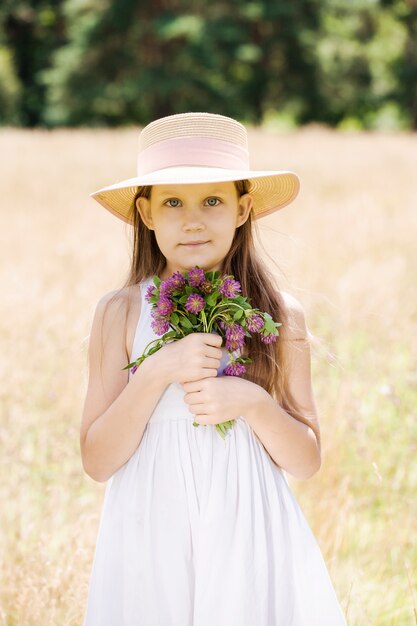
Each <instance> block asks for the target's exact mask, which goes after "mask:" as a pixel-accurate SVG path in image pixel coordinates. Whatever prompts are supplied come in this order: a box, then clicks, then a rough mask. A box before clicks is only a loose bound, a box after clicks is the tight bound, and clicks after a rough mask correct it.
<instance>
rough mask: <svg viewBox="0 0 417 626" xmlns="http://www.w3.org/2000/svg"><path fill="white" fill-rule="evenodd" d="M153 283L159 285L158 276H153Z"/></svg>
mask: <svg viewBox="0 0 417 626" xmlns="http://www.w3.org/2000/svg"><path fill="white" fill-rule="evenodd" d="M153 283H154V285H155V286H156V287H159V285H160V284H161V279H160V278H159V276H154V277H153Z"/></svg>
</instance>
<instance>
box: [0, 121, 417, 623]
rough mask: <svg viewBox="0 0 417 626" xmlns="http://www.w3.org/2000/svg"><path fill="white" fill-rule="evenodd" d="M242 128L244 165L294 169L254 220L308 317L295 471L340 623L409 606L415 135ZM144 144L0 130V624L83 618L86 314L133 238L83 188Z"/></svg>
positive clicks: (91, 509)
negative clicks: (309, 409) (273, 208)
mask: <svg viewBox="0 0 417 626" xmlns="http://www.w3.org/2000/svg"><path fill="white" fill-rule="evenodd" d="M249 141H250V146H251V151H252V155H253V156H252V165H253V166H255V167H256V168H259V169H268V168H269V169H292V170H295V171H296V172H298V174H299V175H300V178H301V184H302V188H301V192H300V195H299V197H298V198H297V200H296V201H295V202H294V203H293V204H292V205H290V206H289V207H286V208H285V209H283V210H282V211H279V212H278V213H276V214H275V215H273V216H270V217H267V218H265V219H264V220H262V221H261V222H259V237H260V240H261V241H262V244H263V246H264V249H265V252H263V254H269V255H270V256H271V257H272V258H273V260H274V261H275V263H276V265H273V264H272V263H273V262H272V260H271V259H269V260H268V263H270V264H271V267H273V268H274V271H275V272H276V274H277V277H278V278H277V280H278V281H279V283H280V285H281V287H282V288H283V289H285V290H287V291H290V292H291V293H293V294H294V295H295V296H296V297H297V298H298V299H299V300H300V302H301V303H302V304H303V306H304V309H305V311H306V316H307V322H308V326H309V329H310V331H311V332H312V333H313V334H314V336H315V337H316V340H315V342H314V343H313V346H312V356H313V365H312V367H313V385H314V389H315V392H316V398H317V404H318V407H319V412H320V420H321V431H322V439H323V462H322V467H321V469H320V471H319V472H318V473H317V474H316V475H315V476H314V477H313V478H311V479H310V480H307V481H297V480H296V479H292V478H291V476H289V479H290V482H291V485H292V487H293V490H294V492H295V494H296V497H297V499H298V501H299V502H300V505H301V507H302V509H303V511H304V513H305V515H306V517H307V519H308V521H309V523H310V525H311V527H312V529H313V531H314V533H315V535H316V537H317V539H318V541H319V544H320V546H321V549H322V552H323V555H324V557H325V560H326V563H327V566H328V569H329V573H330V575H331V578H332V580H333V583H334V586H335V589H336V592H337V595H338V597H339V600H340V603H341V606H342V608H343V610H344V612H345V614H346V615H347V620H348V623H349V626H415V624H416V623H417V619H416V606H417V598H416V591H415V589H416V582H417V573H416V563H417V545H416V541H415V539H416V497H415V496H416V493H417V461H416V457H417V455H416V451H417V445H416V443H417V419H416V418H417V367H416V366H417V333H416V323H417V282H416V275H417V245H416V241H417V175H416V160H417V142H416V135H415V134H414V135H410V134H384V135H373V134H366V133H360V134H355V133H353V134H338V133H336V132H334V131H329V130H325V129H321V128H319V127H314V126H313V127H308V128H305V129H302V130H299V131H293V132H288V133H284V132H277V131H274V130H273V129H263V130H259V129H258V130H255V129H251V130H250V132H249ZM136 148H137V129H123V130H112V131H110V130H57V131H53V132H48V131H41V130H36V131H23V130H17V129H3V130H1V131H0V150H1V152H0V153H1V160H2V165H1V183H0V185H1V219H2V225H1V237H2V245H1V249H0V274H1V293H2V313H1V316H0V333H1V361H0V364H1V374H2V385H1V422H0V438H1V455H0V490H1V491H0V495H1V520H2V521H1V535H0V559H1V562H0V624H1V625H2V626H3V625H4V626H81V624H82V618H83V614H84V610H85V605H86V600H87V590H88V582H89V576H90V569H91V564H92V558H93V552H94V546H95V540H96V535H97V530H98V523H99V516H100V512H101V506H102V501H103V495H104V489H105V484H104V483H97V482H94V481H93V480H92V479H91V478H90V477H89V476H87V475H86V474H85V473H84V471H83V468H82V463H81V458H80V451H79V427H80V421H81V412H82V406H83V400H84V394H85V391H86V385H87V380H88V369H87V356H88V352H87V349H88V334H89V332H90V325H91V321H92V316H93V313H94V309H95V306H96V303H97V301H98V300H99V298H100V297H101V296H102V295H103V294H104V293H105V292H107V291H110V290H113V289H115V288H117V287H118V286H120V285H121V283H122V282H123V281H124V278H125V275H126V272H127V268H128V259H129V245H130V238H129V230H128V227H126V226H125V225H124V224H123V223H122V222H121V221H119V220H117V219H116V218H115V217H113V216H112V215H111V214H110V213H108V212H107V211H105V210H104V209H103V208H102V207H101V206H100V205H98V204H97V203H95V202H94V201H93V200H92V199H90V198H89V195H88V194H89V193H90V192H92V191H94V190H95V189H97V188H99V187H101V186H104V185H106V184H110V183H111V182H114V181H117V180H121V179H123V178H129V177H131V176H133V175H134V173H135V160H136ZM266 258H268V257H266ZM167 626H168V625H167ZM231 626H238V625H231ZM254 626H255V625H254ZM259 626H261V625H259ZM282 626H285V625H282Z"/></svg>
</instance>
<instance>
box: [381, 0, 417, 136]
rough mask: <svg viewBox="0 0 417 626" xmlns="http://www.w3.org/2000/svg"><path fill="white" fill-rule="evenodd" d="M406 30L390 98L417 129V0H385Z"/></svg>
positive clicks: (393, 64) (394, 67) (395, 62)
mask: <svg viewBox="0 0 417 626" xmlns="http://www.w3.org/2000/svg"><path fill="white" fill-rule="evenodd" d="M382 5H383V6H385V7H389V8H390V9H391V11H392V15H393V16H395V19H396V20H397V22H398V23H399V24H401V25H402V27H403V29H404V45H403V53H402V54H401V55H397V56H396V57H395V58H394V59H390V67H391V70H392V73H393V75H394V76H395V79H396V80H395V84H394V85H393V87H392V89H391V91H390V93H389V97H390V98H391V100H392V101H393V102H397V103H398V104H399V106H400V107H401V108H402V109H403V110H404V111H405V112H406V113H407V115H408V117H409V125H410V126H411V128H413V129H414V130H417V0H382Z"/></svg>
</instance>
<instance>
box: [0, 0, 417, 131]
mask: <svg viewBox="0 0 417 626" xmlns="http://www.w3.org/2000/svg"><path fill="white" fill-rule="evenodd" d="M415 32H417V8H416V6H415V3H405V2H403V1H402V0H392V1H391V0H373V1H371V0H354V1H352V2H346V1H345V0H323V1H322V2H319V1H318V0H293V2H290V3H289V2H283V0H277V1H276V2H274V3H271V2H269V1H267V0H252V1H249V2H243V3H242V2H240V1H239V0H229V1H228V2H225V1H224V0H214V1H213V2H210V3H206V2H205V3H203V2H202V0H191V2H190V1H189V2H187V3H186V2H185V1H184V0H178V2H177V3H175V4H174V5H166V4H162V3H160V2H149V1H148V2H145V3H138V2H137V1H135V0H118V1H117V2H116V0H100V1H99V0H15V1H12V0H6V2H5V3H3V5H2V7H1V8H0V108H1V112H0V123H2V124H5V123H12V124H21V125H24V126H36V125H46V126H59V125H68V126H79V125H90V126H94V125H95V126H101V125H105V126H118V125H123V124H145V123H147V122H149V121H150V120H152V119H155V118H157V117H160V116H163V115H169V114H172V113H179V112H183V111H189V110H202V111H209V112H210V111H211V112H221V113H223V114H225V115H232V116H234V117H237V118H239V119H242V120H243V121H247V122H252V123H261V122H264V121H266V122H268V124H270V125H272V126H274V127H278V128H282V127H284V128H291V127H293V126H294V125H298V124H304V123H308V122H311V121H317V122H322V123H325V124H330V125H334V126H339V127H341V128H347V129H348V128H353V127H355V128H407V127H411V128H417V43H416V41H417V38H416V37H415Z"/></svg>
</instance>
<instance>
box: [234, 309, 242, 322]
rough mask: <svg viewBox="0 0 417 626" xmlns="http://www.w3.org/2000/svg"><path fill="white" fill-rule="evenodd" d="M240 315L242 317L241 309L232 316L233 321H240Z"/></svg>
mask: <svg viewBox="0 0 417 626" xmlns="http://www.w3.org/2000/svg"><path fill="white" fill-rule="evenodd" d="M242 315H243V311H242V309H238V310H237V311H236V313H235V314H234V316H233V319H234V320H240V318H241V317H242Z"/></svg>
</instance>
